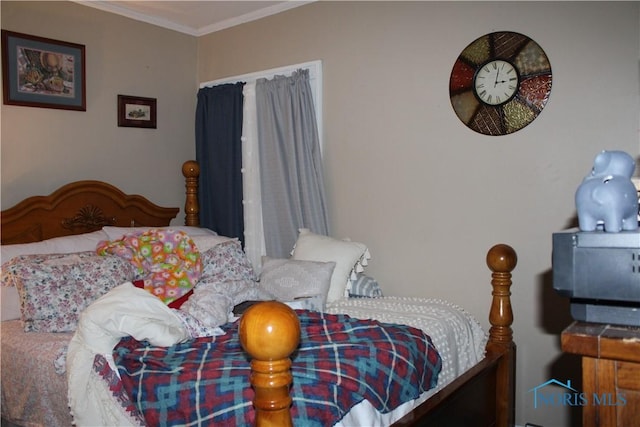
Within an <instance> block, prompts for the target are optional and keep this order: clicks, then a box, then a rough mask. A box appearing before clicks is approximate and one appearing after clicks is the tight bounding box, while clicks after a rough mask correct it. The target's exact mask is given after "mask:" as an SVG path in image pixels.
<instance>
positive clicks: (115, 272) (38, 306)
mask: <svg viewBox="0 0 640 427" xmlns="http://www.w3.org/2000/svg"><path fill="white" fill-rule="evenodd" d="M135 274H136V271H135V267H134V266H133V265H131V264H130V263H129V262H128V261H126V260H123V259H121V258H119V257H115V256H106V257H105V256H99V255H97V254H96V253H95V252H78V253H72V254H49V255H22V256H18V257H15V258H13V259H12V260H11V261H10V262H8V263H6V264H4V265H3V272H2V275H3V278H2V282H3V284H4V285H11V284H13V285H14V286H16V288H17V289H18V294H19V295H20V311H21V318H22V322H23V324H24V330H25V331H26V332H70V331H74V330H75V329H76V326H77V323H78V318H79V316H80V313H81V312H82V311H83V310H84V309H85V308H86V307H88V306H89V305H90V304H91V303H92V302H93V301H95V300H96V299H98V298H99V297H101V296H102V295H104V294H106V293H107V292H108V291H110V290H111V289H113V288H114V287H116V286H118V285H120V284H122V283H124V282H128V281H131V280H133V279H134V277H135Z"/></svg>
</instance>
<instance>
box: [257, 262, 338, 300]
mask: <svg viewBox="0 0 640 427" xmlns="http://www.w3.org/2000/svg"><path fill="white" fill-rule="evenodd" d="M335 266H336V263H335V262H317V261H301V260H293V259H276V258H269V257H266V256H263V257H262V272H261V273H260V283H259V284H258V285H259V286H260V288H262V289H264V290H265V291H267V292H269V293H270V294H271V295H273V296H274V297H275V298H276V299H277V300H278V301H283V302H287V301H294V300H296V299H300V298H309V297H316V296H318V297H319V298H318V307H315V309H316V310H318V311H323V310H324V305H325V302H326V300H327V293H328V292H329V287H330V285H331V275H332V274H333V270H334V269H335Z"/></svg>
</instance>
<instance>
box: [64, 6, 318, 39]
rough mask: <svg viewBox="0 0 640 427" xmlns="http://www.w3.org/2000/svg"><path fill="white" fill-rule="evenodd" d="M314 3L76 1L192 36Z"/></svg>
mask: <svg viewBox="0 0 640 427" xmlns="http://www.w3.org/2000/svg"><path fill="white" fill-rule="evenodd" d="M312 1H315V0H289V1H262V0H259V1H245V0H235V1H221V0H204V1H203V0H200V1H189V0H185V1H180V0H178V1H165V0H160V1H153V0H151V1H149V0H146V1H145V0H143V1H133V0H120V1H107V0H75V2H76V3H79V4H82V5H85V6H90V7H94V8H97V9H101V10H104V11H107V12H111V13H117V14H118V15H122V16H126V17H129V18H132V19H136V20H138V21H143V22H147V23H149V24H154V25H158V26H160V27H164V28H168V29H171V30H175V31H179V32H181V33H185V34H190V35H193V36H202V35H205V34H209V33H213V32H215V31H220V30H223V29H225V28H229V27H233V26H234V25H239V24H243V23H245V22H249V21H253V20H256V19H260V18H263V17H265V16H269V15H274V14H276V13H280V12H283V11H285V10H289V9H292V8H294V7H298V6H302V5H305V4H307V3H310V2H312Z"/></svg>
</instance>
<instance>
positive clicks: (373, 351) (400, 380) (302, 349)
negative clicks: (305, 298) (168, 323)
mask: <svg viewBox="0 0 640 427" xmlns="http://www.w3.org/2000/svg"><path fill="white" fill-rule="evenodd" d="M297 314H298V316H299V319H300V325H301V330H302V333H301V343H300V346H299V348H298V349H297V351H296V352H295V353H294V354H293V355H292V374H293V384H292V386H291V396H292V398H293V405H292V409H291V415H292V418H293V424H294V425H296V426H303V425H304V426H328V425H333V424H335V423H336V422H338V421H339V420H340V419H341V418H342V417H343V416H344V414H346V413H347V412H348V411H349V409H350V408H351V407H352V406H354V405H355V404H357V403H359V402H360V401H362V400H363V399H367V400H369V401H370V402H371V403H372V405H373V406H374V407H375V408H376V409H378V410H379V411H381V412H383V413H385V412H388V411H391V410H393V409H394V408H396V407H397V406H399V405H400V404H401V403H403V402H405V401H407V400H411V399H415V398H416V397H418V396H419V395H420V394H421V393H422V392H424V391H426V390H429V389H431V388H432V387H434V386H435V385H436V383H437V378H438V373H439V372H440V368H441V360H440V356H439V355H438V353H437V351H436V349H435V347H434V346H433V344H432V343H431V339H430V338H429V337H428V336H427V335H425V334H424V333H423V332H422V331H421V330H419V329H416V328H412V327H409V326H405V325H393V324H385V323H380V322H377V321H371V320H366V321H365V320H357V319H354V318H350V317H349V316H346V315H332V314H326V313H325V314H323V313H319V312H312V311H304V310H298V311H297ZM222 328H223V329H224V330H225V331H226V334H225V335H223V336H218V337H215V341H214V339H213V338H210V337H207V338H197V339H194V340H191V341H188V342H186V343H180V344H176V345H174V346H172V347H154V346H150V345H148V343H146V342H138V341H136V340H135V339H133V338H125V339H123V340H122V341H121V342H120V343H119V345H118V346H117V347H116V349H115V350H114V359H115V362H116V365H117V367H118V370H119V372H120V375H121V377H122V381H123V384H124V388H125V390H126V391H127V394H128V395H129V396H130V398H131V400H132V402H133V403H134V405H135V406H136V407H137V408H138V410H139V411H140V412H141V413H142V414H143V416H144V418H145V420H146V423H147V424H148V425H152V426H169V425H213V424H215V425H228V426H240V425H253V423H254V420H255V411H254V409H253V406H252V403H251V402H252V399H253V397H254V392H253V389H252V388H251V385H250V383H249V373H250V365H249V360H248V356H247V355H246V353H245V352H244V351H243V350H242V347H241V346H240V343H239V339H238V322H235V323H229V324H226V325H223V326H222Z"/></svg>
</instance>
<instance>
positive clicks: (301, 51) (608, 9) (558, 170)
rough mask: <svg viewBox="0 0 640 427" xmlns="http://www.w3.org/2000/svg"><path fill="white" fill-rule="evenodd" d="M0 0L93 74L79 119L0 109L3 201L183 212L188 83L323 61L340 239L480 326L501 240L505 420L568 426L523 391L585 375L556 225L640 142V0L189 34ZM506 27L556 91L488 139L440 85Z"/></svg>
mask: <svg viewBox="0 0 640 427" xmlns="http://www.w3.org/2000/svg"><path fill="white" fill-rule="evenodd" d="M0 6H1V13H2V28H3V29H8V30H13V31H19V32H25V33H30V34H36V35H41V36H45V37H50V38H54V39H60V40H65V41H71V42H75V43H82V44H85V45H86V47H87V84H88V86H87V95H88V97H87V111H86V112H84V113H81V112H73V111H63V110H52V109H38V108H27V107H13V106H5V105H2V130H1V132H2V133H1V136H2V174H1V178H2V183H1V185H2V187H1V190H2V206H3V208H4V207H6V206H9V205H11V204H13V203H15V202H16V201H18V200H20V199H22V198H23V197H24V196H25V195H28V194H29V195H30V194H34V193H39V194H46V193H48V192H50V191H51V190H53V189H55V188H57V187H58V186H59V185H61V184H63V183H66V182H68V181H71V180H75V179H101V180H105V181H109V182H112V183H114V184H116V185H118V186H120V187H122V188H124V189H125V190H128V191H131V192H137V193H142V194H145V195H149V196H150V197H151V198H152V199H153V200H154V201H156V202H158V203H161V204H167V205H174V206H178V205H181V203H182V193H183V182H182V180H181V176H180V174H179V168H180V165H181V163H182V161H184V160H186V159H188V158H192V157H193V156H194V152H195V149H194V137H193V123H194V119H193V117H194V112H195V93H196V90H197V82H202V81H209V80H214V79H217V78H221V77H226V76H230V75H236V74H242V73H247V72H253V71H258V70H263V69H269V68H273V67H278V66H282V65H287V64H295V63H300V62H305V61H309V60H315V59H321V60H322V61H323V72H324V93H323V96H324V119H325V126H324V137H325V142H324V144H325V145H324V154H325V166H326V180H327V190H328V197H329V205H330V209H331V212H330V215H331V218H330V220H331V226H332V230H333V234H334V235H335V236H340V237H342V236H349V237H351V238H352V239H354V240H359V241H362V242H365V243H366V244H367V245H368V246H369V247H370V249H371V253H372V255H373V259H372V260H371V263H370V266H369V267H368V270H367V271H368V272H369V273H370V274H371V275H373V276H374V277H376V278H377V279H378V280H379V281H380V282H381V283H382V286H383V287H384V289H385V291H386V292H387V293H388V294H399V295H420V296H433V297H438V298H446V299H448V300H450V301H452V302H455V303H458V304H460V305H462V306H464V307H465V308H466V309H467V310H469V311H470V312H471V313H472V314H474V315H475V316H476V317H477V318H478V319H479V320H480V321H481V322H482V323H483V324H484V325H485V326H486V325H487V323H488V322H487V320H486V313H487V310H488V306H489V301H490V296H489V285H488V282H489V273H488V270H487V268H486V266H485V260H484V254H485V251H486V250H487V248H489V247H490V246H491V245H492V244H494V243H496V242H505V243H508V244H511V245H513V246H514V247H515V248H516V249H517V250H518V254H519V265H518V267H517V269H516V271H515V276H514V282H515V284H514V289H513V299H514V310H515V313H516V319H515V325H514V329H515V338H516V340H517V342H518V346H519V347H518V366H517V368H518V372H517V375H518V379H517V385H518V390H517V392H516V394H517V400H518V404H517V421H518V424H520V425H524V423H525V422H534V423H537V424H541V425H545V426H553V427H555V426H565V425H569V423H570V420H571V419H572V418H571V411H569V410H567V409H566V408H546V409H534V408H533V399H532V396H531V394H530V393H528V392H527V391H528V390H529V389H531V388H532V387H535V386H537V385H538V384H540V383H542V382H544V381H546V380H548V379H550V378H552V377H554V378H557V379H560V380H563V379H570V380H572V381H573V382H574V383H576V382H577V381H578V380H579V378H578V377H579V365H577V361H576V360H575V359H573V358H567V357H564V356H561V352H560V350H559V333H560V331H561V330H562V328H563V327H564V326H566V325H567V324H568V323H569V322H570V318H569V317H568V314H567V313H568V306H567V303H566V301H565V300H564V299H562V298H560V297H558V296H556V295H555V293H554V291H553V290H552V289H551V286H552V285H551V282H550V268H551V233H553V232H554V231H557V230H560V229H563V228H565V227H567V225H569V224H571V223H572V221H573V218H574V215H575V209H574V204H573V193H574V191H575V189H576V187H577V185H578V184H579V182H580V180H581V179H582V177H583V176H584V175H585V174H586V173H587V172H588V171H589V169H590V164H591V162H592V160H593V158H594V156H595V154H596V153H597V152H598V151H599V150H601V149H612V148H616V149H622V150H626V151H628V152H630V153H631V154H632V155H634V156H635V157H637V156H638V154H639V153H640V143H639V139H638V129H639V113H640V107H639V103H640V93H639V92H640V91H639V66H638V60H639V56H640V46H639V44H640V42H639V39H640V24H639V9H640V6H639V4H638V3H637V2H619V3H611V2H606V3H605V2H603V3H599V2H586V3H578V2H546V3H541V2H531V3H528V2H515V3H509V2H495V3H486V2H469V3H462V2H451V3H439V2H406V3H401V2H373V3H365V2H335V3H334V2H324V1H323V2H318V3H314V4H311V5H307V6H302V7H299V8H296V9H293V10H290V11H287V12H284V13H282V14H280V15H276V16H272V17H268V18H265V19H262V20H259V21H255V22H251V23H247V24H244V25H241V26H238V27H235V28H231V29H228V30H225V31H221V32H218V33H214V34H211V35H208V36H203V37H200V38H199V39H195V38H193V37H190V36H185V35H182V34H179V33H176V32H172V31H169V30H164V29H160V28H157V27H154V26H152V25H149V24H144V23H139V22H135V21H132V20H128V19H126V18H123V17H119V16H116V15H111V14H108V13H105V12H101V11H98V10H95V9H93V8H89V7H84V6H81V5H77V4H75V3H70V2H44V3H40V2H39V3H34V2H7V1H4V0H3V1H2V2H1V3H0ZM501 30H508V31H517V32H520V33H523V34H526V35H528V36H529V37H531V38H533V39H534V40H536V41H537V42H538V43H539V44H540V45H541V46H542V47H543V49H544V50H545V51H546V53H547V55H548V56H549V59H550V61H551V65H552V68H553V73H554V75H553V78H554V80H553V89H552V93H551V98H550V100H549V103H548V105H547V107H546V108H545V110H544V111H543V112H542V114H541V115H540V116H539V117H538V118H537V119H536V120H535V121H534V122H533V123H532V124H531V125H529V126H528V127H526V128H524V129H523V130H521V131H519V132H517V133H515V134H512V135H508V136H503V137H488V136H483V135H479V134H476V133H474V132H472V131H470V130H469V129H467V128H466V127H465V126H464V125H463V124H462V123H461V122H460V121H459V120H458V118H457V117H456V115H455V114H454V112H453V110H452V108H451V105H450V102H449V94H448V81H449V76H450V72H451V67H452V65H453V63H454V61H455V59H456V58H457V56H458V55H459V53H460V52H461V51H462V49H464V47H465V46H466V45H467V44H468V43H469V42H471V41H472V40H474V39H475V38H477V37H479V36H480V35H483V34H486V33H488V32H492V31H501ZM119 93H123V94H129V95H139V96H147V97H156V98H158V129H156V130H147V129H130V128H118V127H117V126H116V95H117V94H119Z"/></svg>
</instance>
